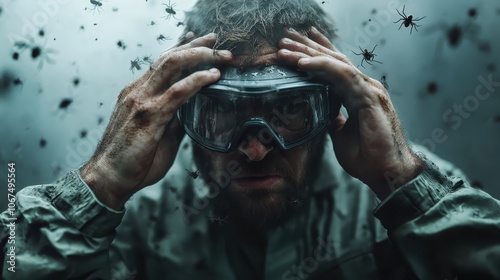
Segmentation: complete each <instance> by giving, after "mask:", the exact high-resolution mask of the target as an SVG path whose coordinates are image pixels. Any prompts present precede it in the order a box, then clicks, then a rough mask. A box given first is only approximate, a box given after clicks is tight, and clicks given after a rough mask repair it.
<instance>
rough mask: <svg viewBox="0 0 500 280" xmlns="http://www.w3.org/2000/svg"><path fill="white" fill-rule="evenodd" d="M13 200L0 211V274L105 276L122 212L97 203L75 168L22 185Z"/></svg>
mask: <svg viewBox="0 0 500 280" xmlns="http://www.w3.org/2000/svg"><path fill="white" fill-rule="evenodd" d="M15 205H16V206H15V209H13V212H10V211H8V210H7V211H5V212H3V213H2V214H0V223H1V224H2V228H1V231H0V238H1V244H2V249H3V253H2V256H1V257H0V258H2V261H1V262H2V266H3V267H2V279H109V273H110V269H109V268H110V264H109V253H108V252H109V247H110V244H111V242H112V240H113V238H114V236H115V228H116V227H117V226H118V225H119V224H120V222H121V219H122V217H123V212H124V211H114V210H112V209H110V208H108V207H106V206H105V205H103V204H101V203H100V202H99V201H98V200H97V199H96V197H95V196H94V194H93V192H92V191H91V190H90V189H89V187H88V186H87V185H86V184H85V182H83V180H82V178H81V177H80V174H79V171H78V170H73V171H70V172H69V173H67V174H66V175H64V176H63V177H62V178H61V179H59V180H58V181H56V182H55V183H54V184H48V185H39V186H31V187H26V188H24V189H22V190H21V191H20V192H19V193H18V194H17V195H16V201H15ZM14 271H15V272H14Z"/></svg>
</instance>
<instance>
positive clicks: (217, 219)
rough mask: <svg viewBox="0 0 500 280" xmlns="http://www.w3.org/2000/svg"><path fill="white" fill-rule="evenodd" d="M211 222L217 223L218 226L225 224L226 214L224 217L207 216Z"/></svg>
mask: <svg viewBox="0 0 500 280" xmlns="http://www.w3.org/2000/svg"><path fill="white" fill-rule="evenodd" d="M208 218H209V219H210V222H211V223H217V224H218V225H219V226H220V225H223V224H227V216H226V217H224V218H220V217H212V216H208Z"/></svg>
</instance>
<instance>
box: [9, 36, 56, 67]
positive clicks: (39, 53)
mask: <svg viewBox="0 0 500 280" xmlns="http://www.w3.org/2000/svg"><path fill="white" fill-rule="evenodd" d="M28 40H29V43H28V42H25V41H17V42H14V46H15V47H16V48H18V49H19V50H21V51H22V50H25V49H31V58H32V59H38V57H40V62H39V64H38V68H39V69H41V68H42V67H43V63H44V61H47V62H48V63H50V64H53V63H54V62H55V61H54V60H53V59H52V58H50V57H49V54H50V53H57V51H56V50H54V49H44V48H43V46H40V45H38V44H36V43H35V41H34V40H33V38H29V39H28Z"/></svg>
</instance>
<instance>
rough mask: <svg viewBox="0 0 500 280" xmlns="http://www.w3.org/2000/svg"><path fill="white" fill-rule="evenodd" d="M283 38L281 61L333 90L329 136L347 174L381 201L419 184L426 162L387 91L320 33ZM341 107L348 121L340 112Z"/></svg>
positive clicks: (291, 32)
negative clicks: (411, 183)
mask: <svg viewBox="0 0 500 280" xmlns="http://www.w3.org/2000/svg"><path fill="white" fill-rule="evenodd" d="M285 35H286V36H287V38H283V39H282V40H280V42H279V47H280V50H279V52H278V59H279V61H280V62H282V63H285V64H287V65H289V66H292V67H296V68H298V69H300V70H302V71H305V72H308V73H310V74H311V75H312V76H314V77H316V78H318V79H321V80H322V81H324V82H325V83H328V84H329V85H330V88H331V90H330V93H333V95H332V96H331V98H330V99H331V112H332V115H331V125H330V127H329V133H330V136H331V137H332V140H333V145H334V150H335V154H336V155H337V159H338V161H339V163H340V164H341V166H342V167H343V168H344V169H345V170H346V172H348V173H349V174H350V175H351V176H353V177H356V178H358V179H359V180H361V181H363V182H364V183H365V184H366V185H368V186H369V187H370V188H371V189H372V190H373V191H374V192H375V194H377V196H378V197H379V198H380V199H384V198H385V197H387V196H388V195H389V194H390V193H391V192H392V191H394V190H395V189H396V188H398V187H400V186H402V185H403V184H405V183H406V182H408V181H410V180H411V179H413V178H415V177H416V176H417V175H418V174H419V173H420V172H421V168H422V165H423V164H422V160H421V159H419V158H418V157H417V156H415V154H414V153H413V151H412V150H411V149H410V147H409V145H408V143H407V140H406V138H405V135H404V132H403V128H402V126H401V122H400V120H399V118H398V115H397V113H396V110H395V109H394V106H393V105H392V102H391V100H390V98H389V93H388V92H387V90H386V89H385V88H384V86H383V85H382V84H381V83H380V82H379V81H377V80H375V79H373V78H370V77H368V76H367V75H365V74H364V73H362V72H361V71H360V70H359V69H358V68H357V67H355V66H354V64H353V63H352V62H351V61H350V60H349V59H348V58H347V56H346V55H344V54H342V53H340V52H339V51H338V50H337V49H336V48H335V46H334V45H333V44H332V43H331V42H330V40H328V38H326V37H325V36H324V35H323V34H321V33H320V32H319V31H318V30H317V29H316V28H314V27H313V28H311V29H310V31H309V32H308V34H307V35H304V34H301V33H299V32H297V31H295V30H293V29H287V30H286V31H285ZM341 105H343V106H344V107H345V108H346V109H347V113H348V118H346V117H345V116H344V115H343V114H342V113H341V112H340V111H339V109H340V106H341ZM337 112H338V115H337Z"/></svg>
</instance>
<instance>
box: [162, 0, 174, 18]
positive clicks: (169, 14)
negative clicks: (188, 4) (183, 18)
mask: <svg viewBox="0 0 500 280" xmlns="http://www.w3.org/2000/svg"><path fill="white" fill-rule="evenodd" d="M163 5H165V6H166V8H165V12H167V15H166V16H164V18H166V19H170V17H173V18H175V14H177V12H176V11H175V10H174V6H175V3H174V4H170V0H169V1H168V4H165V3H163Z"/></svg>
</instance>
